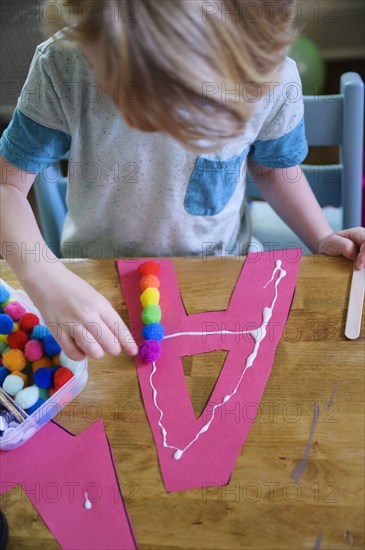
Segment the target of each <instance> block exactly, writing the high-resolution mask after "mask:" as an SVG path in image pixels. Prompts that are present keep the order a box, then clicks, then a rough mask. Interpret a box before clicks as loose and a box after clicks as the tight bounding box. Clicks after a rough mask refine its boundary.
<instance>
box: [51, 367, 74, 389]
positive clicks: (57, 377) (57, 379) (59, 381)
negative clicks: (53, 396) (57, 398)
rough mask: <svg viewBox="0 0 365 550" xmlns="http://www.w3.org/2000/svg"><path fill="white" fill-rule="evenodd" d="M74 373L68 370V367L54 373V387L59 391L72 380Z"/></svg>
mask: <svg viewBox="0 0 365 550" xmlns="http://www.w3.org/2000/svg"><path fill="white" fill-rule="evenodd" d="M73 375H74V374H73V372H72V371H70V369H66V367H60V368H59V369H58V370H56V372H55V373H54V379H53V380H54V387H55V388H56V390H59V389H60V388H61V387H62V386H64V385H65V384H66V382H68V381H69V380H71V378H72V377H73Z"/></svg>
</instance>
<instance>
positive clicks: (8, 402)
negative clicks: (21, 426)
mask: <svg viewBox="0 0 365 550" xmlns="http://www.w3.org/2000/svg"><path fill="white" fill-rule="evenodd" d="M0 403H1V405H3V406H4V407H5V409H7V410H8V411H10V412H11V413H13V415H14V416H15V418H16V419H17V420H18V422H24V420H26V419H27V418H28V416H29V415H28V414H27V413H26V412H25V411H23V409H21V408H20V407H18V406H17V405H16V403H14V401H13V400H12V399H11V397H9V395H8V394H7V393H6V392H5V391H4V390H3V389H2V388H0Z"/></svg>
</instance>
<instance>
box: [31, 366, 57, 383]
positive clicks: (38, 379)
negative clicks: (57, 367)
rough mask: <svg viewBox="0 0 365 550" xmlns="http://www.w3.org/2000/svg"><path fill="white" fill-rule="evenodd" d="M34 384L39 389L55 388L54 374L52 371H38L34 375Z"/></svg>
mask: <svg viewBox="0 0 365 550" xmlns="http://www.w3.org/2000/svg"><path fill="white" fill-rule="evenodd" d="M33 380H34V383H35V384H36V385H37V386H38V387H39V388H50V387H51V386H53V373H52V370H51V369H46V368H42V369H38V370H36V372H35V373H34V374H33Z"/></svg>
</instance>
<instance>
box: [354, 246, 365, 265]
mask: <svg viewBox="0 0 365 550" xmlns="http://www.w3.org/2000/svg"><path fill="white" fill-rule="evenodd" d="M355 265H356V267H357V269H362V268H363V267H364V266H365V242H364V243H362V245H361V247H360V252H359V253H358V255H357V258H356V264H355Z"/></svg>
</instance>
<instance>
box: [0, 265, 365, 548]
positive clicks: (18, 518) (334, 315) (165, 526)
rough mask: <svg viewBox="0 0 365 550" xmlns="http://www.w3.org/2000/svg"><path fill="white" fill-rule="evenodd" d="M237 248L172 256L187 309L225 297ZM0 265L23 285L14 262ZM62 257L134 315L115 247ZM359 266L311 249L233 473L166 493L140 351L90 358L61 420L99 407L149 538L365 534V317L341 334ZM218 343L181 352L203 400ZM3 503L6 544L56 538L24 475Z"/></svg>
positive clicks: (357, 538) (149, 542)
mask: <svg viewBox="0 0 365 550" xmlns="http://www.w3.org/2000/svg"><path fill="white" fill-rule="evenodd" d="M242 262H243V260H242V259H238V258H237V259H236V260H235V259H232V258H231V259H228V258H226V259H220V258H209V259H208V261H206V262H203V261H202V260H201V259H197V258H194V259H190V258H189V259H182V258H180V259H176V260H174V263H175V266H176V271H177V274H178V278H179V281H180V288H181V293H182V296H183V299H184V302H185V305H186V308H187V311H188V313H197V312H200V311H207V310H210V309H224V308H226V307H227V304H228V300H229V297H230V294H231V291H232V289H233V287H234V283H235V281H236V278H237V276H238V273H239V271H240V269H241V267H242ZM0 267H1V276H2V277H3V279H5V281H7V282H8V283H10V284H11V285H12V286H13V287H14V288H19V287H20V285H19V282H18V281H17V279H16V278H15V277H14V275H13V273H12V272H11V271H10V270H9V268H8V267H7V266H6V264H4V263H2V264H1V266H0ZM68 267H69V268H70V269H71V270H72V271H74V272H75V273H77V274H78V275H80V276H81V277H83V278H84V279H86V280H87V281H88V282H90V283H91V284H93V285H94V286H95V287H96V288H97V289H98V290H99V291H101V292H102V293H103V294H104V295H105V296H106V297H107V298H108V299H109V300H110V302H111V303H112V304H113V305H114V306H115V307H116V309H117V310H118V311H119V312H120V313H121V315H122V316H124V317H125V318H127V316H126V308H125V305H124V302H123V297H122V294H121V291H120V286H119V279H118V275H117V270H116V266H115V264H114V262H113V261H112V260H102V261H73V262H71V263H68ZM351 271H352V264H351V263H350V262H348V261H347V260H345V259H343V258H330V257H326V256H306V257H303V259H302V262H301V266H300V271H299V277H298V284H297V289H296V294H295V299H294V302H293V306H292V309H291V313H290V316H289V319H288V323H287V325H286V328H285V331H284V335H283V337H282V339H281V341H280V343H279V346H278V348H277V352H276V356H275V362H274V366H273V371H272V375H271V377H270V379H269V381H268V384H267V386H266V389H265V392H264V395H263V398H262V401H261V404H260V408H259V411H258V416H257V418H256V420H255V422H254V424H253V427H252V430H251V432H250V434H249V436H248V438H247V441H246V443H245V445H244V447H243V448H242V451H241V453H240V456H239V457H238V460H237V464H236V467H235V469H234V472H233V475H232V478H231V481H230V484H229V485H228V486H226V487H222V488H219V489H218V488H216V489H212V488H211V489H202V490H199V489H196V490H192V491H186V492H183V493H180V494H166V492H165V491H164V488H163V484H162V480H161V475H160V471H159V466H158V461H157V456H156V450H155V446H154V442H153V439H152V435H151V430H150V428H149V425H148V422H147V418H146V415H145V412H144V408H143V403H142V400H141V395H140V391H139V387H138V381H137V375H136V370H135V365H134V361H133V360H132V359H131V358H129V357H127V356H126V355H121V356H120V357H117V358H113V357H105V358H104V359H103V360H100V361H90V362H89V382H88V384H87V386H86V388H85V389H84V391H83V392H82V393H81V394H80V395H79V396H78V397H77V398H76V400H75V402H73V403H72V405H70V406H69V407H67V408H66V409H64V410H63V411H62V412H61V413H60V414H59V415H58V417H57V418H56V420H58V422H59V423H60V424H62V425H63V426H65V427H66V428H67V429H69V430H70V431H72V432H74V433H79V432H81V431H82V430H84V429H86V428H87V427H88V426H89V425H90V423H92V422H94V421H95V420H96V419H97V418H99V417H100V416H102V418H103V421H104V424H105V428H106V432H107V435H108V437H109V440H110V443H111V446H112V449H113V453H114V456H115V460H116V465H117V470H118V475H119V480H120V484H121V487H122V491H123V494H124V498H125V502H126V506H127V509H128V513H129V515H130V517H131V520H132V523H133V526H134V529H135V533H136V538H137V541H138V543H139V547H140V548H141V549H152V548H163V549H167V548H174V549H177V548H184V549H192V548H196V549H205V548H212V549H213V548H214V549H237V548H245V549H249V550H254V549H255V550H261V549H270V550H278V549H290V550H294V549H295V550H297V549H307V548H308V549H313V548H317V549H318V548H321V549H322V550H323V549H326V550H327V549H348V548H359V549H360V548H364V544H365V543H364V517H365V516H364V361H365V331H364V322H363V324H362V330H361V336H360V338H359V339H358V340H356V341H348V340H346V339H345V337H344V335H343V333H344V325H345V317H346V308H347V301H348V295H349V288H350V282H351ZM208 289H209V294H208ZM223 356H224V352H213V353H210V354H204V357H205V360H203V356H199V357H198V356H197V357H196V358H194V359H193V361H194V363H193V368H190V367H191V366H192V365H191V363H190V365H188V364H186V371H187V372H188V371H189V372H190V371H191V373H192V374H191V375H190V376H188V386H189V391H190V393H191V395H192V401H193V405H194V408H195V410H196V411H199V410H201V409H202V407H203V406H204V403H205V402H206V401H207V399H208V396H209V393H210V392H211V389H212V388H213V386H214V383H215V377H216V376H217V375H218V373H219V371H220V368H221V362H222V359H223ZM190 361H191V360H190ZM197 372H198V376H197V375H196V373H197ZM212 372H214V376H212ZM208 373H209V374H208ZM316 403H317V404H318V407H319V409H318V410H319V417H318V422H317V423H316V426H315V432H314V437H313V440H312V443H311V444H310V446H308V449H307V451H308V452H309V455H308V460H307V465H306V468H305V471H304V474H303V476H302V478H301V480H300V481H299V483H298V484H296V483H294V481H293V478H292V471H293V469H294V468H295V467H296V466H298V464H299V463H300V461H301V460H302V458H303V456H304V454H305V452H306V445H307V442H308V440H309V438H310V430H311V425H312V421H313V410H314V407H315V404H316ZM1 508H2V510H3V511H4V513H5V514H6V517H7V519H8V523H9V528H10V540H9V546H8V548H9V550H13V549H17V550H19V549H29V550H30V549H31V550H34V549H35V548H44V549H47V550H49V549H50V550H51V549H53V548H58V544H57V543H56V542H55V540H54V539H53V537H52V534H51V533H50V532H49V531H48V529H47V527H46V526H45V525H44V523H43V521H42V519H41V518H40V517H39V516H38V514H37V512H36V511H35V510H34V508H33V507H32V505H31V504H30V502H29V501H28V499H27V497H26V496H25V495H24V493H22V491H21V489H20V488H19V490H18V491H14V492H13V493H12V494H11V495H5V496H4V497H3V498H2V503H1Z"/></svg>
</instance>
